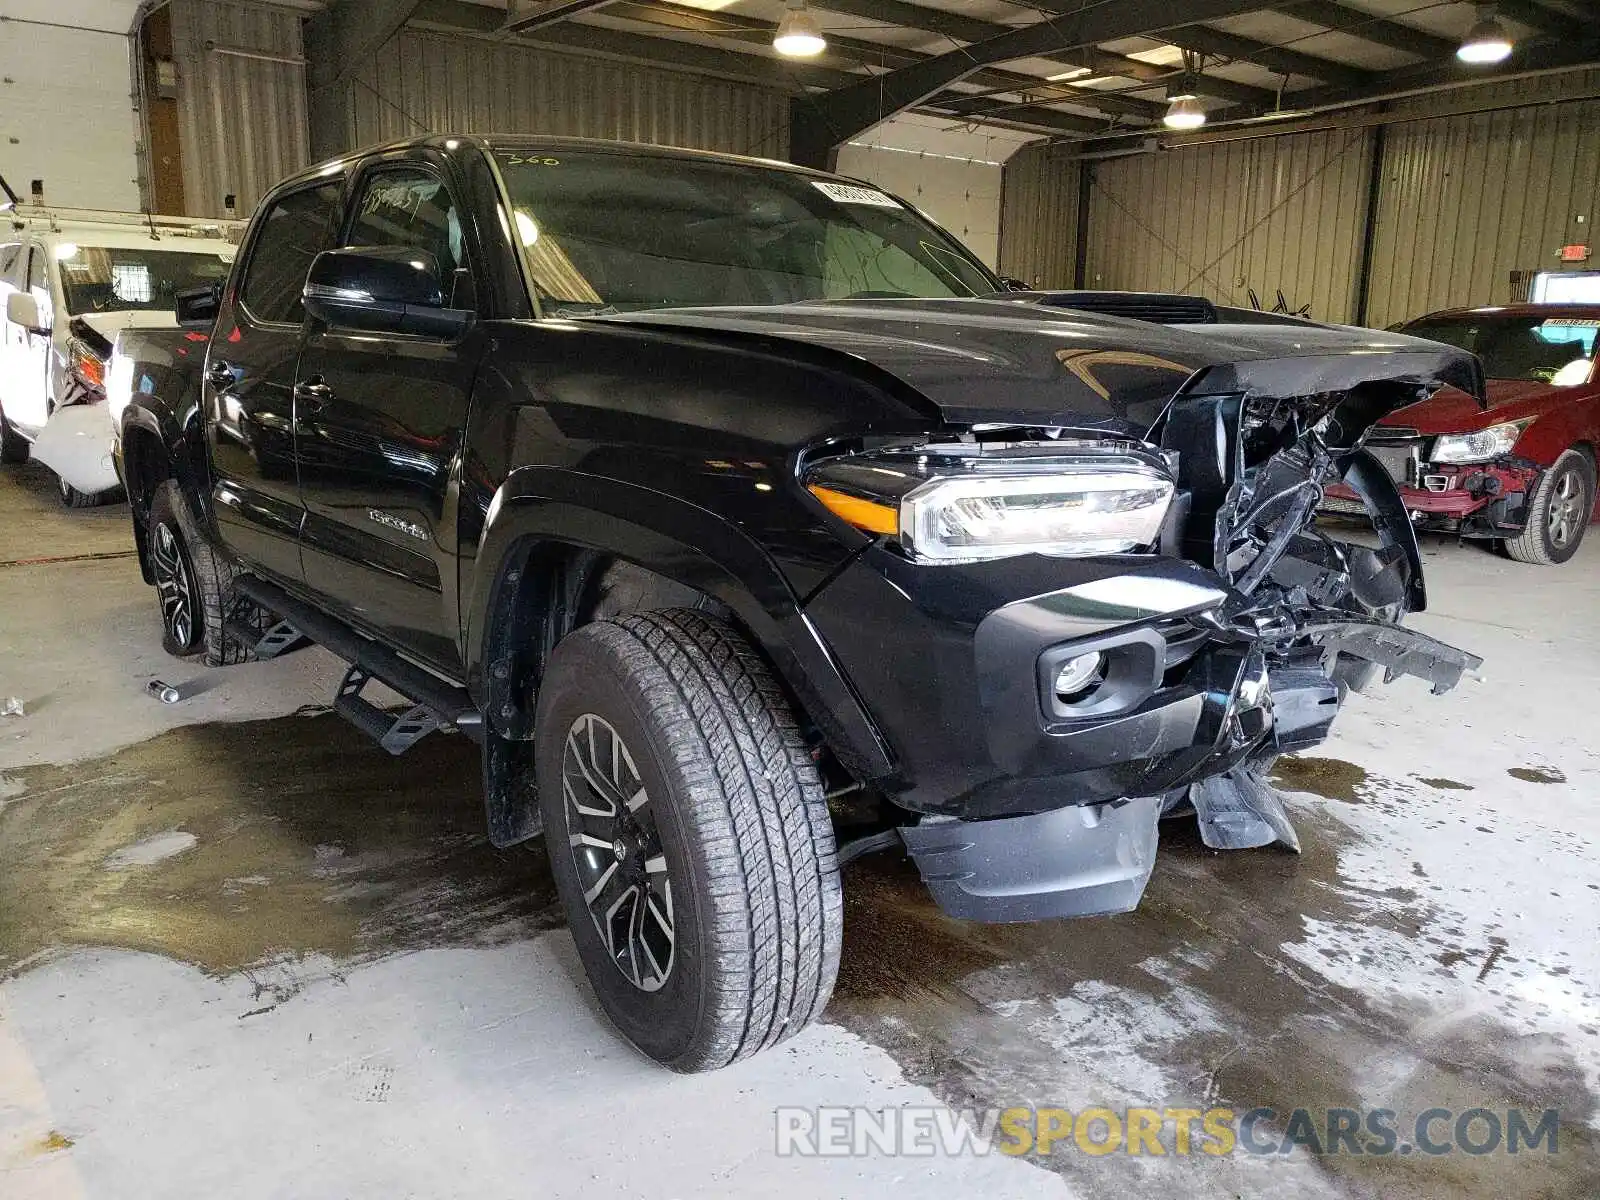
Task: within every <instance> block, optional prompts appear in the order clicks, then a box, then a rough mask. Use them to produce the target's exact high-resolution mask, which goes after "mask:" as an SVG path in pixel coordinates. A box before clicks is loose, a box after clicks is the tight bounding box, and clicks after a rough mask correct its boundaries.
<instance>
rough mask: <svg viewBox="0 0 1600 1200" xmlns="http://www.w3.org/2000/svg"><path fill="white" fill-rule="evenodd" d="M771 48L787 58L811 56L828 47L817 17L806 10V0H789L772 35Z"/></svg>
mask: <svg viewBox="0 0 1600 1200" xmlns="http://www.w3.org/2000/svg"><path fill="white" fill-rule="evenodd" d="M772 48H773V49H774V50H776V51H777V52H778V53H779V54H782V55H784V56H785V57H787V58H813V57H815V56H816V55H818V54H821V53H822V52H823V51H824V50H826V49H827V48H828V39H827V38H825V37H823V36H822V30H821V29H820V28H819V27H818V25H817V19H816V18H815V17H813V16H812V15H811V14H810V13H809V12H807V11H806V0H789V7H788V9H787V10H786V11H785V12H784V14H783V20H781V21H779V22H778V29H777V32H775V33H774V34H773V35H772Z"/></svg>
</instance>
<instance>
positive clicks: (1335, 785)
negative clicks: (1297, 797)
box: [1270, 754, 1367, 804]
mask: <svg viewBox="0 0 1600 1200" xmlns="http://www.w3.org/2000/svg"><path fill="white" fill-rule="evenodd" d="M1270 778H1271V780H1272V782H1273V783H1275V784H1277V785H1278V786H1279V787H1281V788H1287V789H1289V790H1290V791H1292V792H1309V793H1311V794H1312V795H1314V796H1321V797H1322V798H1323V799H1325V800H1340V801H1343V802H1344V803H1345V804H1360V803H1361V802H1362V798H1361V796H1360V795H1359V794H1358V793H1357V791H1356V789H1357V788H1358V787H1360V786H1361V785H1362V784H1364V783H1366V782H1367V773H1366V771H1364V770H1363V769H1362V768H1360V767H1358V766H1356V765H1355V763H1348V762H1345V761H1344V760H1343V759H1339V758H1315V757H1308V756H1305V755H1298V754H1286V755H1284V756H1283V757H1282V758H1280V759H1279V760H1278V761H1277V762H1276V763H1275V764H1274V765H1273V768H1272V774H1271V776H1270Z"/></svg>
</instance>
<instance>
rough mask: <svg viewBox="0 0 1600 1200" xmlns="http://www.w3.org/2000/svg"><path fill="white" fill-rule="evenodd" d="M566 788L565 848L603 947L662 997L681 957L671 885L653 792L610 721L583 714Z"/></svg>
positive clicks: (571, 737) (569, 756)
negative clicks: (651, 792) (661, 990)
mask: <svg viewBox="0 0 1600 1200" xmlns="http://www.w3.org/2000/svg"><path fill="white" fill-rule="evenodd" d="M561 787H562V791H563V793H564V798H565V803H566V809H567V842H568V844H569V845H570V846H571V848H572V857H573V862H574V863H575V864H576V866H577V870H578V885H579V887H581V888H582V889H583V903H584V905H585V907H587V908H588V910H589V915H590V917H591V918H592V919H593V920H594V924H595V928H596V929H597V930H598V931H599V933H600V940H601V942H602V943H603V944H604V945H605V947H606V950H607V953H608V954H609V955H610V958H611V961H612V963H614V964H615V965H616V968H617V970H618V971H620V972H621V973H622V976H623V978H625V979H627V980H628V982H630V983H632V984H633V985H634V986H635V987H636V988H639V989H640V990H641V991H645V992H654V991H659V990H660V989H661V988H662V987H663V986H664V985H665V984H666V982H667V979H668V978H669V977H670V976H671V974H672V966H673V962H674V959H675V958H676V950H677V934H676V930H675V927H674V924H673V921H674V916H673V907H672V881H671V880H670V879H669V878H668V875H667V857H666V854H665V853H664V851H663V850H662V846H661V835H660V831H659V829H658V828H657V825H656V818H655V805H654V803H653V802H652V800H651V797H650V792H649V789H648V788H646V786H645V784H644V780H643V778H642V777H641V776H640V774H639V768H638V766H637V765H636V763H635V761H634V757H633V754H632V753H631V752H630V751H629V749H628V747H627V745H626V744H625V743H624V742H623V740H622V737H621V736H620V735H619V734H618V733H617V731H616V729H615V728H614V727H613V726H612V725H611V723H610V722H609V721H607V720H606V719H605V718H604V717H601V716H597V715H596V714H594V713H584V714H583V715H582V716H580V717H579V718H578V719H577V720H576V721H574V722H573V723H572V727H571V728H570V729H569V730H568V731H567V741H566V748H565V751H564V753H563V756H562V763H561Z"/></svg>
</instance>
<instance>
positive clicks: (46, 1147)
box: [23, 1129, 78, 1158]
mask: <svg viewBox="0 0 1600 1200" xmlns="http://www.w3.org/2000/svg"><path fill="white" fill-rule="evenodd" d="M77 1144H78V1142H77V1139H76V1138H70V1137H68V1136H67V1135H66V1134H64V1133H62V1132H61V1131H60V1130H59V1129H52V1130H51V1131H50V1132H49V1133H47V1134H45V1135H44V1137H42V1138H36V1139H34V1141H33V1142H31V1143H30V1144H29V1145H28V1146H27V1147H25V1148H24V1150H23V1153H24V1154H25V1155H27V1156H28V1157H30V1158H41V1157H43V1156H44V1155H46V1154H56V1153H59V1152H60V1151H62V1150H71V1149H72V1148H73V1147H74V1146H76V1145H77Z"/></svg>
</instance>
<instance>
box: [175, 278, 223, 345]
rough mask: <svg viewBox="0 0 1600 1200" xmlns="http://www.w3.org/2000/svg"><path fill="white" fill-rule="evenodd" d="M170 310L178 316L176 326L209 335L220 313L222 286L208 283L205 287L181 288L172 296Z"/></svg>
mask: <svg viewBox="0 0 1600 1200" xmlns="http://www.w3.org/2000/svg"><path fill="white" fill-rule="evenodd" d="M172 308H173V311H174V312H176V313H177V314H178V324H179V326H181V327H182V328H184V329H198V330H199V331H200V332H201V333H210V332H211V327H212V326H213V325H215V324H216V322H217V314H218V313H219V312H221V311H222V285H221V284H220V283H208V284H206V286H205V287H193V288H183V289H182V290H181V291H177V292H174V293H173V294H172Z"/></svg>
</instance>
